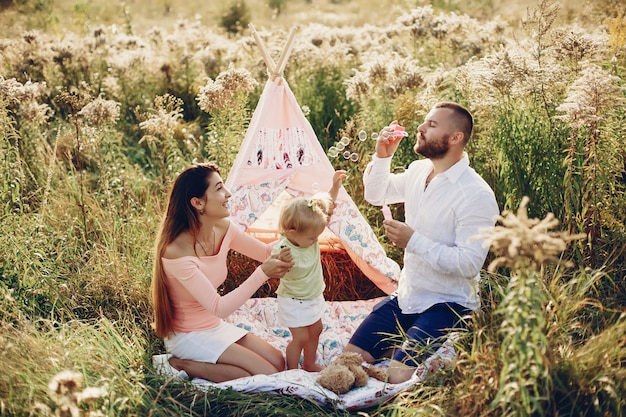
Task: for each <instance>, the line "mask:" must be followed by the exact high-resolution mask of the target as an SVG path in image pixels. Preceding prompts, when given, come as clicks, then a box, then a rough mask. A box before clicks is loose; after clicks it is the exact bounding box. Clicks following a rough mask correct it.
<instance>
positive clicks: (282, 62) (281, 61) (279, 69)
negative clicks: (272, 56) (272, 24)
mask: <svg viewBox="0 0 626 417" xmlns="http://www.w3.org/2000/svg"><path fill="white" fill-rule="evenodd" d="M297 29H298V28H297V27H295V26H294V27H292V28H291V30H290V31H289V37H288V38H287V43H286V44H285V47H284V48H283V51H282V52H281V54H280V58H278V63H277V66H276V72H275V75H277V76H282V75H283V71H284V70H285V66H286V65H287V58H288V57H289V55H290V54H291V48H292V46H293V40H294V38H295V36H296V30H297Z"/></svg>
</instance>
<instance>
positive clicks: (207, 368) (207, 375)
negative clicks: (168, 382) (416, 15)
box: [169, 357, 250, 382]
mask: <svg viewBox="0 0 626 417" xmlns="http://www.w3.org/2000/svg"><path fill="white" fill-rule="evenodd" d="M169 363H170V365H172V366H173V367H174V368H175V369H178V370H183V371H185V372H187V375H189V377H190V378H202V379H206V380H207V381H213V382H224V381H230V380H232V379H237V378H242V377H244V376H250V373H249V372H246V371H245V370H244V369H242V368H240V367H238V366H233V365H225V364H220V363H207V362H199V361H192V360H186V359H179V358H176V357H171V358H170V360H169Z"/></svg>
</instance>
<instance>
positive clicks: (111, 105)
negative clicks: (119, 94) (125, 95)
mask: <svg viewBox="0 0 626 417" xmlns="http://www.w3.org/2000/svg"><path fill="white" fill-rule="evenodd" d="M78 115H79V116H81V117H83V118H84V119H85V120H86V121H87V123H89V124H91V125H93V126H100V125H103V124H105V123H115V122H117V120H118V119H119V117H120V103H118V102H115V101H113V100H105V99H103V98H100V97H98V98H97V99H95V100H94V101H92V102H91V103H89V104H87V105H86V106H85V107H83V108H82V109H81V111H79V112H78Z"/></svg>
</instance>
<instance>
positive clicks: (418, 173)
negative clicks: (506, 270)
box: [363, 153, 500, 313]
mask: <svg viewBox="0 0 626 417" xmlns="http://www.w3.org/2000/svg"><path fill="white" fill-rule="evenodd" d="M390 168H391V157H389V158H378V157H377V156H376V155H373V157H372V161H371V162H370V163H369V165H368V166H367V168H366V169H365V173H364V176H363V183H364V186H365V200H367V201H368V202H369V203H370V204H373V205H383V204H394V203H404V204H405V207H404V211H405V222H406V223H407V224H408V225H409V226H410V227H411V228H412V229H413V230H414V233H413V235H412V236H411V239H410V240H409V242H408V244H407V247H406V248H405V252H404V267H403V268H402V273H401V274H400V281H399V282H398V290H397V296H398V303H399V305H400V307H401V308H402V311H403V312H404V313H421V312H423V311H425V310H427V309H428V308H429V307H431V306H433V305H434V304H437V303H442V302H455V303H458V304H460V305H462V306H465V307H467V308H469V309H471V310H477V309H478V307H479V306H480V297H479V294H478V281H479V279H480V270H481V268H482V267H483V264H484V262H485V259H486V257H487V253H488V251H489V249H488V248H487V247H485V246H483V240H478V239H471V238H472V237H473V236H475V235H477V234H478V233H479V232H481V229H483V228H488V227H492V226H493V225H494V224H495V218H496V216H497V215H498V214H499V212H500V211H499V208H498V204H497V202H496V198H495V196H494V193H493V191H492V190H491V188H490V187H489V185H488V184H487V183H486V182H485V181H484V180H483V179H482V178H481V177H480V175H478V174H477V173H476V171H474V169H472V168H471V167H470V166H469V158H468V156H467V154H466V153H465V154H464V155H463V158H462V159H461V160H460V161H459V162H457V163H456V164H454V165H453V166H451V167H450V168H449V169H448V170H446V171H445V172H442V173H440V174H438V175H437V176H435V177H434V178H433V179H432V181H431V182H430V184H429V185H428V187H426V189H425V184H426V178H427V177H428V175H429V174H430V172H431V171H432V170H433V164H432V162H431V161H430V160H429V159H421V160H416V161H413V162H412V163H411V164H410V165H409V167H408V169H407V170H406V171H404V172H402V173H399V174H391V173H390Z"/></svg>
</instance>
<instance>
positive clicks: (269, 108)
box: [226, 25, 400, 294]
mask: <svg viewBox="0 0 626 417" xmlns="http://www.w3.org/2000/svg"><path fill="white" fill-rule="evenodd" d="M250 27H251V29H252V34H253V36H254V37H255V40H256V42H257V44H258V46H259V48H260V50H261V53H262V55H263V59H264V61H265V63H266V65H267V68H268V72H269V79H268V80H267V83H266V84H265V88H264V90H263V93H262V95H261V97H260V99H259V102H258V105H257V107H256V109H255V111H254V113H253V115H252V119H251V121H250V125H249V127H248V130H247V132H246V135H245V137H244V139H243V142H242V144H241V148H240V150H239V152H238V154H237V157H236V158H235V162H234V163H233V166H232V168H231V170H230V172H229V174H228V177H227V180H226V186H227V187H228V189H229V190H230V192H231V193H232V197H231V198H230V211H231V219H232V220H233V222H234V223H236V224H238V225H239V226H240V227H242V228H243V229H244V230H246V231H247V232H248V233H250V234H252V235H254V236H256V237H257V238H259V239H261V240H265V241H274V240H276V239H277V238H278V234H279V231H278V215H279V213H280V209H281V207H282V205H283V204H284V203H285V202H286V201H288V200H289V199H291V198H294V197H298V196H305V197H308V196H311V195H313V194H314V193H315V192H317V191H326V190H328V189H329V188H330V186H331V184H332V177H333V173H334V171H335V169H334V168H333V166H332V165H331V163H330V161H329V160H328V158H327V156H326V154H325V152H324V149H323V148H322V146H321V145H320V143H319V140H318V139H317V136H316V134H315V132H314V131H313V127H312V126H311V124H310V123H309V121H308V120H307V119H306V117H305V116H304V114H303V113H302V110H301V109H300V106H299V105H298V103H297V101H296V98H295V96H294V95H293V92H292V91H291V89H290V88H289V85H288V84H287V81H286V80H285V79H284V78H283V77H282V73H283V71H284V68H285V65H286V61H287V57H288V56H289V53H290V51H291V47H292V44H293V39H294V35H295V28H294V29H292V30H291V32H290V33H289V37H288V40H287V43H286V46H285V48H284V49H283V51H282V53H281V55H280V57H279V60H278V62H277V63H275V62H274V61H273V59H272V58H271V57H270V55H269V54H268V53H267V50H266V49H265V47H264V45H263V42H262V41H261V39H260V37H259V35H258V33H257V32H256V30H255V29H254V26H252V25H250ZM336 203H337V206H336V208H335V210H334V212H333V215H332V217H331V219H330V222H329V225H328V228H327V230H326V232H325V233H324V234H322V236H320V245H321V246H322V248H324V249H325V250H330V249H332V250H345V251H346V252H347V253H348V254H349V255H350V258H351V259H352V261H353V262H354V263H355V264H356V265H357V266H358V267H359V268H360V270H361V271H362V272H363V273H364V274H365V275H366V276H367V277H368V278H369V279H370V280H371V281H372V282H373V283H374V284H376V286H377V287H378V288H380V289H381V290H383V291H384V292H386V293H388V294H389V293H391V292H392V291H394V290H395V282H397V280H398V278H399V276H400V268H399V266H398V264H397V263H395V262H394V261H392V260H391V259H389V258H388V257H387V255H386V253H385V251H384V249H383V248H382V246H381V245H380V243H379V242H378V240H377V238H376V236H375V235H374V232H373V231H372V229H371V227H370V226H369V224H368V223H367V220H366V219H365V218H364V217H363V216H362V214H361V213H360V211H359V209H358V207H357V206H356V204H355V203H354V201H353V200H352V198H351V197H350V196H349V195H348V193H347V192H346V191H345V189H344V188H343V187H342V188H341V190H340V192H339V196H338V198H337V201H336ZM324 249H323V250H324Z"/></svg>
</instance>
